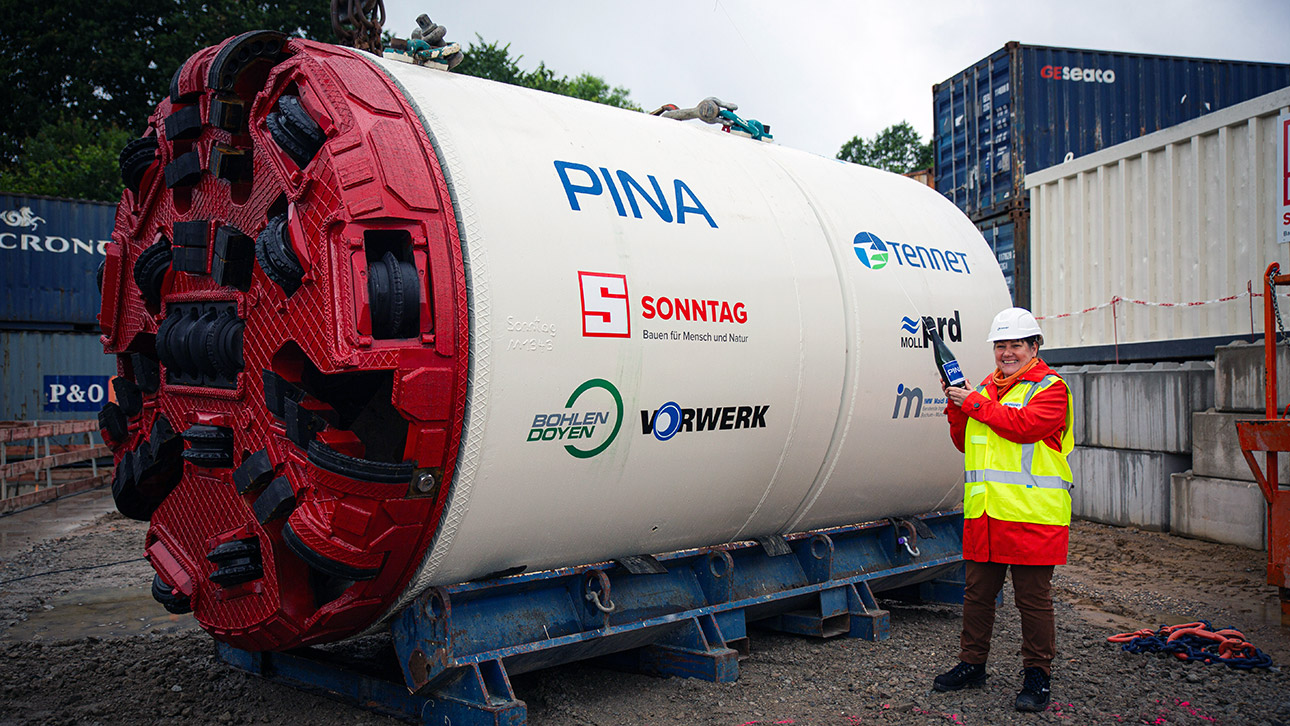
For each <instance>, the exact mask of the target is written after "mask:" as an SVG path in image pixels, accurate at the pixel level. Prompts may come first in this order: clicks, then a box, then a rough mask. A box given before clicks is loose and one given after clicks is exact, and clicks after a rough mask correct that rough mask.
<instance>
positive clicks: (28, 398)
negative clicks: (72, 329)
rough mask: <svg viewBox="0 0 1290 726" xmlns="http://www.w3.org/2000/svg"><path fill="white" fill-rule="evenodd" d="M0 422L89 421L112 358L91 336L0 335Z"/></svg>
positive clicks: (104, 391) (101, 400)
mask: <svg viewBox="0 0 1290 726" xmlns="http://www.w3.org/2000/svg"><path fill="white" fill-rule="evenodd" d="M0 351H3V357H0V420H3V421H50V420H63V419H89V418H94V417H95V415H96V414H97V413H98V411H99V409H101V408H103V404H105V403H107V401H108V397H109V396H110V395H111V394H110V392H109V391H108V381H109V380H110V379H111V377H112V376H114V375H116V359H115V358H114V357H113V356H110V355H104V354H103V344H102V343H101V342H100V341H99V336H98V334H96V333H63V332H48V331H0Z"/></svg>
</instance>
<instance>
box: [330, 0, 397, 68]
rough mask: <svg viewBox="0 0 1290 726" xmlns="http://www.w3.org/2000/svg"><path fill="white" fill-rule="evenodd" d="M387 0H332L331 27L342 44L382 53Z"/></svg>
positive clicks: (377, 53)
mask: <svg viewBox="0 0 1290 726" xmlns="http://www.w3.org/2000/svg"><path fill="white" fill-rule="evenodd" d="M383 25H385V0H331V27H332V30H334V31H336V37H337V38H339V40H340V45H348V46H351V47H353V48H358V49H359V50H365V51H367V52H369V53H375V54H376V55H380V54H381V49H382V47H383V45H384V43H383V42H382V40H381V26H383Z"/></svg>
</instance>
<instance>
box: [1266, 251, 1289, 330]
mask: <svg viewBox="0 0 1290 726" xmlns="http://www.w3.org/2000/svg"><path fill="white" fill-rule="evenodd" d="M1280 271H1281V268H1280V267H1279V266H1277V265H1272V266H1270V267H1268V295H1269V296H1271V298H1272V315H1273V317H1275V318H1276V320H1277V338H1276V339H1277V342H1280V341H1282V340H1285V337H1286V326H1285V323H1284V322H1282V320H1281V308H1280V307H1279V306H1278V305H1277V283H1276V276H1277V273H1279V272H1280Z"/></svg>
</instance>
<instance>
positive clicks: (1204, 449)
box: [1191, 410, 1290, 482]
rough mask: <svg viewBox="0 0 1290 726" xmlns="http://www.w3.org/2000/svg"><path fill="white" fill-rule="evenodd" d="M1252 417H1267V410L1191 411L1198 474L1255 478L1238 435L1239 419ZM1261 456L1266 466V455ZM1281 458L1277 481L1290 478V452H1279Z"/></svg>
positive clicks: (1193, 449) (1193, 444) (1289, 479)
mask: <svg viewBox="0 0 1290 726" xmlns="http://www.w3.org/2000/svg"><path fill="white" fill-rule="evenodd" d="M1251 419H1256V420H1263V414H1262V413H1220V412H1218V411H1214V410H1209V411H1203V412H1200V413H1193V414H1192V415H1191V421H1192V423H1191V431H1192V456H1191V458H1192V461H1191V463H1192V470H1193V471H1194V472H1195V473H1196V476H1201V477H1210V478H1216V479H1238V480H1240V481H1246V482H1252V481H1254V472H1252V471H1250V465H1249V464H1247V463H1246V462H1245V456H1244V455H1243V454H1242V453H1241V442H1240V441H1239V440H1238V439H1237V437H1236V422H1237V421H1248V420H1251ZM1257 457H1258V462H1259V466H1266V463H1265V455H1264V454H1258V455H1257ZM1277 461H1278V465H1277V472H1278V473H1277V481H1280V482H1290V454H1286V453H1282V454H1279V455H1278V456H1277Z"/></svg>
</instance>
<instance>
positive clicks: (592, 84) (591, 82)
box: [455, 35, 641, 111]
mask: <svg viewBox="0 0 1290 726" xmlns="http://www.w3.org/2000/svg"><path fill="white" fill-rule="evenodd" d="M475 40H476V42H474V43H471V44H470V45H469V46H468V47H467V48H466V60H464V61H462V62H461V65H459V66H457V68H456V71H455V72H456V73H462V74H465V75H468V76H475V77H477V78H487V79H488V80H490V81H499V82H501V83H509V84H511V85H515V86H524V87H525V88H534V89H537V90H539V91H547V92H548V93H558V94H560V95H562V96H572V97H574V98H581V99H582V100H584V101H594V102H596V103H603V104H605V105H607V106H617V107H618V108H626V109H631V110H633V111H639V110H641V108H640V106H637V105H636V104H635V103H634V102H633V101H632V100H631V91H629V90H627V89H626V88H623V87H621V86H610V85H609V83H608V82H607V81H605V79H603V78H601V77H599V76H593V75H592V74H590V73H583V74H581V75H578V76H575V77H574V78H572V79H570V78H569V77H568V76H561V75H557V74H556V72H555V71H553V70H551V69H550V68H547V67H546V63H538V65H537V68H535V69H533V70H532V71H525V70H524V69H522V68H520V64H519V62H520V60H522V59H523V58H524V56H522V55H517V56H515V57H511V50H510V49H511V46H510V44H509V43H508V44H506V45H500V44H498V43H497V42H491V43H490V42H487V41H485V40H484V39H483V38H482V37H480V36H479V35H476V36H475Z"/></svg>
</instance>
